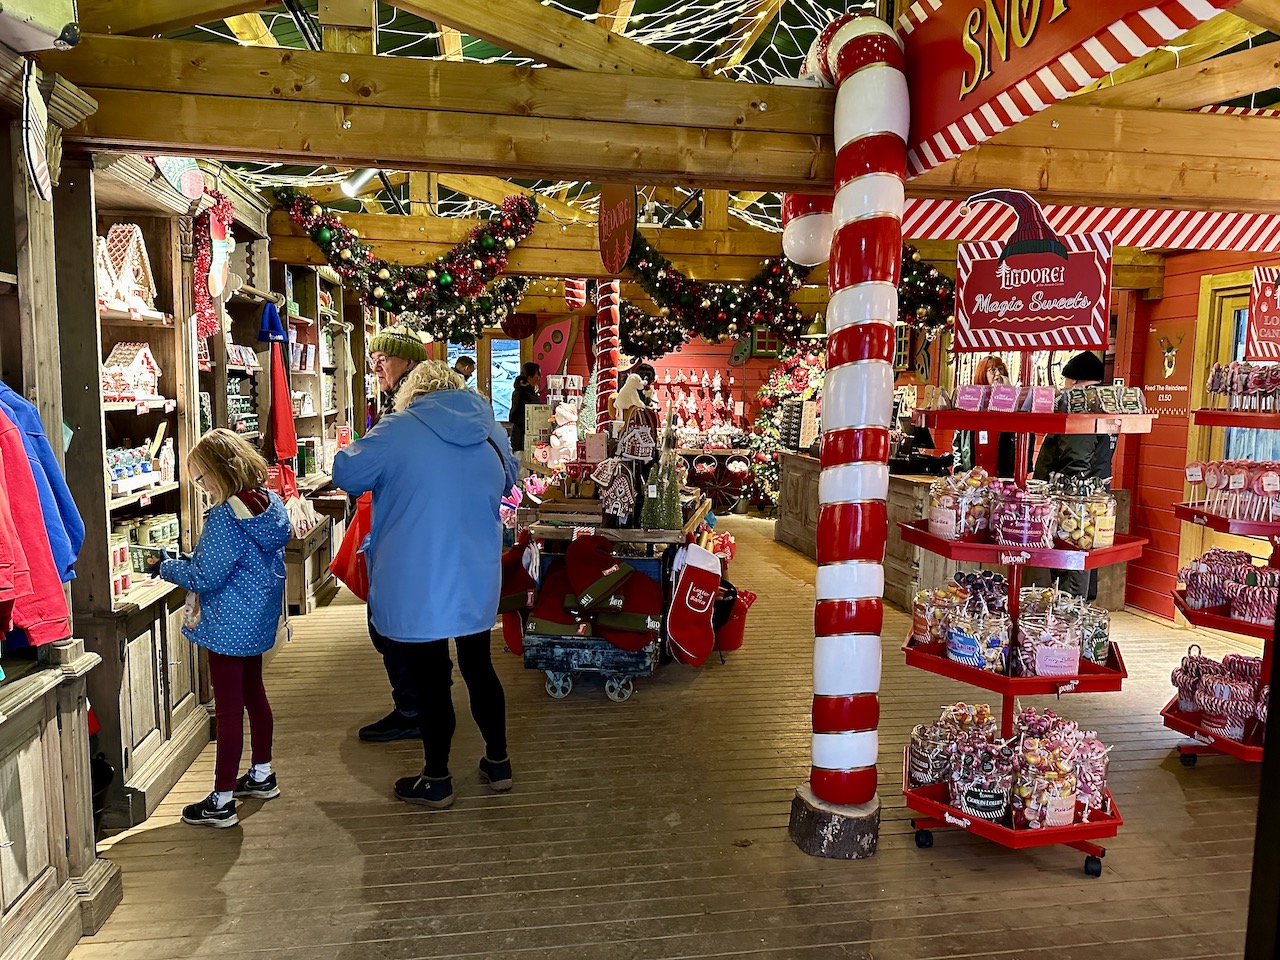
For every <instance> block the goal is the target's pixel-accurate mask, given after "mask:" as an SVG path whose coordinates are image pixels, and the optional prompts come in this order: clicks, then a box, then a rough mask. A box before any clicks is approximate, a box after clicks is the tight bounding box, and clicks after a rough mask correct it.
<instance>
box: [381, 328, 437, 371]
mask: <svg viewBox="0 0 1280 960" xmlns="http://www.w3.org/2000/svg"><path fill="white" fill-rule="evenodd" d="M369 352H370V353H371V354H372V353H385V354H386V355H387V356H388V357H399V358H400V359H401V360H412V361H413V362H414V363H422V362H423V361H424V360H426V359H427V348H426V347H425V346H424V345H423V343H422V338H421V337H419V336H418V335H417V334H416V333H414V332H413V331H412V330H408V329H406V328H404V327H387V328H386V329H385V330H383V331H381V332H380V333H379V334H378V335H377V336H375V337H374V338H373V339H372V340H371V341H369Z"/></svg>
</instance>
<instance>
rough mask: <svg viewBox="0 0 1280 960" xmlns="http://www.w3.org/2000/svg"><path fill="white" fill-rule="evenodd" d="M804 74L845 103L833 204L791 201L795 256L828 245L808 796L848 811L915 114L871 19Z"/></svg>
mask: <svg viewBox="0 0 1280 960" xmlns="http://www.w3.org/2000/svg"><path fill="white" fill-rule="evenodd" d="M806 66H807V68H808V69H809V71H810V72H811V73H813V74H815V75H816V76H819V77H821V78H822V79H823V80H824V81H826V82H827V83H830V84H834V85H835V86H836V88H837V91H838V92H837V94H836V114H835V140H836V183H835V187H836V194H835V197H834V199H831V198H828V199H827V200H826V201H825V202H824V201H823V200H822V199H821V198H818V197H803V196H788V197H786V198H785V199H784V201H783V216H784V231H783V249H784V250H785V251H786V253H787V255H788V256H790V257H792V258H793V259H797V260H798V261H799V262H801V263H807V264H816V263H819V262H821V260H822V259H823V256H824V254H825V252H826V251H824V250H823V249H822V243H823V240H824V238H825V237H828V236H829V237H830V248H829V253H830V264H831V266H830V275H829V280H828V284H829V287H830V290H831V301H830V304H829V305H828V307H827V332H828V338H827V373H826V379H825V383H824V389H823V398H822V406H823V409H822V427H823V436H822V473H821V476H820V479H819V486H818V501H819V504H820V512H819V514H818V531H817V553H818V574H817V583H816V591H815V592H816V596H817V604H816V608H815V610H814V634H815V641H814V658H813V659H814V664H813V684H814V696H813V747H812V757H813V764H812V771H811V774H810V788H811V789H812V791H813V793H814V794H815V795H816V796H817V797H818V799H820V800H823V801H825V802H827V803H830V804H838V805H842V806H845V805H855V804H868V803H871V802H872V801H873V800H874V799H875V797H876V755H877V752H878V750H879V736H878V733H877V727H878V726H879V722H880V698H879V690H880V632H881V629H882V626H883V617H884V566H883V563H884V548H885V541H886V538H887V535H888V516H887V512H886V506H885V500H886V498H887V496H888V491H889V467H888V459H889V421H890V419H891V416H892V411H893V346H894V343H893V341H894V337H893V331H894V324H895V322H896V321H897V318H898V279H899V275H900V272H901V267H902V209H903V202H904V198H903V180H904V178H905V176H906V137H907V127H908V123H909V119H910V108H909V102H908V97H907V84H906V77H905V75H904V74H903V53H902V44H901V42H900V41H899V39H898V37H897V35H896V34H895V33H894V32H893V29H892V28H891V27H889V25H888V24H886V23H884V22H883V21H882V20H879V19H877V18H875V17H870V16H861V15H858V14H850V15H846V16H843V17H840V18H839V19H837V20H836V21H835V22H833V23H832V24H831V25H830V26H828V27H827V28H826V29H825V30H824V31H823V32H822V35H821V36H820V37H819V38H818V40H817V41H816V42H815V43H814V46H813V49H812V50H810V52H809V57H808V60H807V62H806ZM828 210H829V211H830V213H827V212H826V211H828Z"/></svg>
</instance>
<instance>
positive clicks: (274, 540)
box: [160, 429, 290, 827]
mask: <svg viewBox="0 0 1280 960" xmlns="http://www.w3.org/2000/svg"><path fill="white" fill-rule="evenodd" d="M187 466H188V468H189V469H190V470H191V472H192V475H193V476H194V478H195V481H196V483H197V484H199V485H200V486H201V487H202V488H203V489H204V491H205V492H206V493H207V494H208V495H209V497H210V498H211V499H212V500H213V501H214V502H215V506H214V507H213V509H211V510H210V511H209V515H208V518H207V519H206V520H205V525H204V532H203V533H201V535H200V541H199V543H197V544H196V549H195V553H194V554H192V555H191V557H190V558H182V559H171V558H168V557H166V558H165V559H164V561H163V562H162V563H161V564H160V576H161V577H162V578H163V579H165V580H168V581H169V582H170V583H176V584H178V585H179V586H181V587H186V588H187V589H188V590H189V591H191V592H192V593H195V594H198V595H199V598H200V603H199V611H198V614H197V613H194V612H192V613H190V614H189V615H188V616H187V618H186V622H185V623H184V625H183V627H182V632H183V634H184V635H185V636H186V637H187V639H189V640H190V641H191V642H192V643H194V644H197V645H198V646H201V647H204V648H205V650H207V651H208V652H209V673H210V677H211V679H212V682H213V695H214V700H215V701H216V712H217V727H218V746H217V762H216V764H215V774H214V784H213V793H211V794H210V795H209V796H208V797H207V798H205V799H204V800H202V801H200V802H199V803H193V804H191V805H189V806H187V807H186V808H185V809H183V811H182V819H183V821H185V822H186V823H190V824H195V825H197V826H210V827H231V826H235V824H236V823H238V822H239V819H238V818H237V816H236V802H235V799H234V798H235V797H240V798H246V797H248V798H253V799H259V800H270V799H272V798H273V797H278V796H279V795H280V789H279V787H278V786H277V785H276V775H275V774H274V773H272V772H271V734H272V717H271V705H270V704H269V703H268V702H267V692H266V689H265V688H264V687H263V684H262V655H263V654H264V653H266V652H267V651H268V650H270V649H271V647H272V645H273V644H274V643H275V639H276V629H277V627H278V626H279V622H280V611H281V608H282V604H283V602H284V581H285V568H284V548H285V544H286V543H287V542H288V540H289V534H290V526H289V517H288V514H287V512H286V511H285V508H284V504H283V503H281V501H280V498H279V497H277V496H276V495H275V494H274V493H271V492H269V491H267V490H265V489H264V488H263V485H264V484H265V483H266V480H267V464H266V461H265V460H263V459H262V456H261V455H260V454H259V453H258V451H257V450H255V449H254V448H253V447H251V446H250V445H249V444H248V443H247V442H246V441H245V440H243V439H242V438H240V437H238V436H236V435H235V434H234V433H232V432H231V431H230V430H222V429H218V430H213V431H211V432H210V433H208V434H206V435H205V436H204V438H203V439H202V440H201V441H200V442H199V443H197V444H196V445H195V447H194V448H193V449H192V451H191V455H190V456H189V457H188V459H187ZM246 710H247V711H248V713H249V729H250V745H251V748H252V751H253V753H252V766H251V767H250V768H249V772H248V773H247V774H245V775H244V776H242V777H239V779H237V774H238V773H239V768H240V755H241V753H242V752H243V750H244V714H245V711H246Z"/></svg>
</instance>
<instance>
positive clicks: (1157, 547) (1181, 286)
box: [1117, 253, 1280, 619]
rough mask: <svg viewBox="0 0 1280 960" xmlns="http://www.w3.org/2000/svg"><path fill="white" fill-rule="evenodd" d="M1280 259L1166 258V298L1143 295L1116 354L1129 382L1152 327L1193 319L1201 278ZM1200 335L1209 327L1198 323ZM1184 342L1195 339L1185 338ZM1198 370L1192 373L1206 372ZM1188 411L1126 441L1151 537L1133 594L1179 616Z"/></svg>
mask: <svg viewBox="0 0 1280 960" xmlns="http://www.w3.org/2000/svg"><path fill="white" fill-rule="evenodd" d="M1277 262H1280V260H1278V259H1277V258H1276V257H1274V256H1271V257H1265V256H1257V255H1251V254H1243V253H1188V254H1181V255H1177V256H1170V257H1168V258H1167V259H1166V260H1165V275H1164V277H1165V279H1164V298H1163V299H1161V300H1153V301H1145V300H1138V301H1137V313H1136V320H1135V331H1134V337H1133V344H1134V350H1133V353H1132V355H1131V356H1129V357H1127V358H1120V357H1117V366H1119V365H1120V364H1121V363H1122V362H1124V363H1126V364H1127V365H1126V366H1125V367H1124V368H1123V373H1120V372H1119V371H1117V375H1119V376H1124V377H1126V382H1128V383H1137V384H1141V383H1142V381H1143V368H1144V365H1145V363H1146V345H1147V337H1146V332H1147V327H1148V325H1149V324H1150V323H1152V322H1155V321H1162V320H1174V319H1182V318H1186V319H1189V320H1191V321H1192V322H1194V320H1195V318H1196V317H1197V315H1198V313H1199V309H1200V279H1201V278H1202V277H1204V276H1206V275H1210V274H1218V273H1230V272H1232V271H1235V270H1247V269H1251V268H1252V267H1254V266H1262V265H1266V264H1274V263H1277ZM1196 334H1197V336H1203V335H1204V334H1203V331H1201V330H1197V331H1196ZM1182 349H1183V350H1194V349H1195V345H1194V344H1192V343H1184V344H1183V346H1182ZM1203 375H1204V373H1203V372H1200V373H1196V374H1194V375H1193V376H1203ZM1190 427H1191V424H1190V421H1189V418H1187V417H1181V416H1163V417H1161V418H1160V419H1159V420H1157V421H1156V424H1155V427H1154V429H1153V430H1152V431H1151V433H1150V434H1149V435H1148V436H1145V437H1143V438H1141V440H1140V442H1138V443H1136V444H1134V443H1130V444H1127V445H1126V447H1127V453H1126V454H1125V459H1124V461H1123V464H1122V465H1123V472H1124V476H1125V477H1128V478H1132V483H1131V484H1126V485H1129V486H1131V489H1132V490H1133V513H1132V518H1133V519H1132V530H1133V533H1135V534H1136V535H1138V536H1141V537H1147V538H1148V539H1149V540H1150V541H1151V544H1150V545H1149V546H1148V547H1147V550H1146V552H1145V553H1144V554H1143V555H1142V557H1141V558H1140V559H1138V560H1136V561H1134V562H1133V563H1130V564H1129V580H1128V591H1127V594H1126V599H1127V600H1128V602H1129V604H1130V605H1131V606H1134V607H1136V608H1138V609H1139V610H1146V611H1148V612H1150V613H1154V614H1157V615H1158V616H1161V617H1165V618H1168V619H1172V618H1173V612H1174V611H1173V600H1172V599H1171V597H1170V595H1169V592H1170V591H1171V590H1172V589H1173V588H1174V586H1175V585H1176V583H1177V576H1178V547H1179V543H1180V532H1181V523H1180V522H1179V521H1178V520H1175V519H1174V516H1173V505H1174V504H1175V503H1178V502H1179V501H1180V500H1181V499H1182V497H1183V472H1182V468H1183V467H1184V466H1185V465H1186V462H1187V441H1188V434H1189V430H1190Z"/></svg>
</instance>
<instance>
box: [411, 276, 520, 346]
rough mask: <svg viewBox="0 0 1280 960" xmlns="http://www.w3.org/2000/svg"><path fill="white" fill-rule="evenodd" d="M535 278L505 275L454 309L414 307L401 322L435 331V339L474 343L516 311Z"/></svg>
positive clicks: (433, 333) (432, 337)
mask: <svg viewBox="0 0 1280 960" xmlns="http://www.w3.org/2000/svg"><path fill="white" fill-rule="evenodd" d="M532 283H533V280H532V279H530V278H529V277H503V278H502V279H501V280H495V281H494V282H493V283H491V284H490V285H489V287H488V289H487V290H485V291H484V292H483V293H482V294H480V296H478V297H474V298H472V299H470V300H464V301H461V302H460V303H459V304H458V306H456V307H454V308H453V309H452V310H450V309H448V308H446V307H437V308H436V309H435V310H433V311H431V312H430V313H424V312H422V311H421V310H413V311H410V312H407V313H402V314H400V315H399V317H397V319H398V321H399V322H400V323H402V324H404V325H405V326H407V327H410V328H412V329H414V330H420V331H423V332H425V333H429V334H431V339H433V340H440V341H442V342H445V343H459V344H463V345H465V346H470V345H471V344H473V343H475V342H476V341H477V340H479V339H480V338H481V337H483V336H484V331H485V328H487V327H497V326H501V325H502V322H503V321H504V320H506V319H507V317H509V316H511V314H513V313H515V310H516V307H518V306H519V305H520V301H521V300H522V299H523V298H524V295H525V291H527V290H528V289H529V286H530V285H531V284H532Z"/></svg>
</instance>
